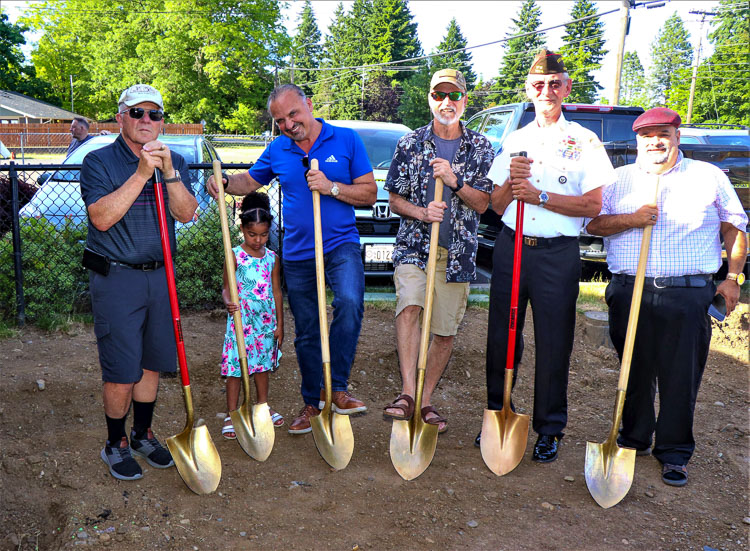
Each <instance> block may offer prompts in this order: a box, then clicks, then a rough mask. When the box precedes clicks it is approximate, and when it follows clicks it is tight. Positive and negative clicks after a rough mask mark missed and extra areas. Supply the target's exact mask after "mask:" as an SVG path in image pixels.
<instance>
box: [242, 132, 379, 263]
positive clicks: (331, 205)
mask: <svg viewBox="0 0 750 551" xmlns="http://www.w3.org/2000/svg"><path fill="white" fill-rule="evenodd" d="M317 120H319V121H320V122H321V123H323V128H322V129H321V131H320V135H319V136H318V139H316V140H315V143H314V144H313V146H312V149H311V150H310V153H309V154H308V153H305V152H304V151H303V150H302V149H301V148H300V147H299V146H298V145H297V144H296V143H294V141H293V140H292V139H291V138H289V137H287V136H279V137H278V138H277V139H275V140H274V141H273V142H271V144H270V145H269V146H268V147H266V149H265V151H263V154H262V155H261V156H260V159H258V161H257V162H256V163H255V164H254V165H253V167H252V168H251V169H250V170H249V173H250V176H251V177H252V178H253V179H254V180H255V181H256V182H258V183H259V184H260V185H261V186H265V185H268V184H269V183H270V182H271V180H273V179H274V178H276V177H278V178H279V182H280V183H281V191H282V193H283V194H284V199H283V204H282V209H283V211H282V212H283V216H284V257H285V258H287V259H288V260H309V259H311V258H315V230H314V224H313V206H312V193H311V192H310V190H309V188H308V187H307V181H306V180H305V167H304V166H303V165H302V158H303V157H305V156H307V157H309V158H310V159H318V163H319V169H320V170H321V171H322V172H323V174H325V175H326V178H328V179H329V180H331V181H332V182H338V183H339V184H343V185H351V183H352V182H353V181H354V180H355V179H357V178H359V177H360V176H364V175H365V174H367V173H369V172H372V165H371V164H370V159H369V158H368V157H367V151H366V150H365V145H364V144H363V143H362V139H361V138H360V137H359V135H358V134H357V133H356V132H355V131H354V130H352V129H351V128H340V127H337V126H331V125H330V124H328V123H327V122H325V121H324V120H323V119H317ZM320 217H321V226H322V229H323V252H324V253H327V252H329V251H331V250H333V249H335V248H336V247H338V246H339V245H342V244H344V243H359V233H358V232H357V226H356V223H355V222H356V221H355V217H354V207H353V206H352V205H349V204H347V203H344V202H343V201H339V200H338V199H334V198H333V197H330V196H328V195H321V196H320Z"/></svg>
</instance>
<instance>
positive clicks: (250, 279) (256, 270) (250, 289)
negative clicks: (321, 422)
mask: <svg viewBox="0 0 750 551" xmlns="http://www.w3.org/2000/svg"><path fill="white" fill-rule="evenodd" d="M233 250H234V255H235V257H236V258H237V271H236V274H237V294H238V295H239V301H240V313H241V314H242V326H243V329H244V334H245V348H246V350H247V366H248V372H249V373H250V374H253V373H261V372H264V371H273V370H274V369H276V366H277V365H278V358H279V357H281V351H279V350H277V349H276V347H275V346H274V345H275V339H274V336H273V332H274V331H275V330H276V303H275V302H274V298H273V285H272V283H271V272H272V271H273V265H274V263H275V262H276V253H274V252H273V251H272V250H270V249H268V248H266V254H265V255H263V257H262V258H256V257H254V256H252V255H249V254H247V253H246V252H245V251H244V250H243V249H242V246H241V245H240V246H237V247H235V248H234V249H233ZM221 375H222V376H225V377H241V376H242V373H241V371H240V360H239V356H238V355H237V344H236V338H235V333H234V317H233V316H232V315H229V316H228V318H227V332H226V335H225V337H224V346H223V348H222V353H221Z"/></svg>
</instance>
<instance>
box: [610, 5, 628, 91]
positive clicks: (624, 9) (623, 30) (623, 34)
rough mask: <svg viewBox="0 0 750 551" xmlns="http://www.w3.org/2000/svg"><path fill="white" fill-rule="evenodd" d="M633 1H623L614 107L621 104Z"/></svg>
mask: <svg viewBox="0 0 750 551" xmlns="http://www.w3.org/2000/svg"><path fill="white" fill-rule="evenodd" d="M630 7H631V0H622V5H621V6H620V41H619V43H618V45H617V66H616V67H615V88H614V91H613V92H612V105H619V104H620V79H621V78H622V58H623V56H624V55H625V37H626V36H627V34H628V24H629V23H630V13H629V11H630Z"/></svg>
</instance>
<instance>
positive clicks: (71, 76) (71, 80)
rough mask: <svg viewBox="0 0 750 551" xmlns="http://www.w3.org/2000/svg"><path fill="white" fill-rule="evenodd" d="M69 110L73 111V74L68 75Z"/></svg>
mask: <svg viewBox="0 0 750 551" xmlns="http://www.w3.org/2000/svg"><path fill="white" fill-rule="evenodd" d="M70 112H71V113H75V109H73V75H70Z"/></svg>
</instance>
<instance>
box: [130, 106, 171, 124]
mask: <svg viewBox="0 0 750 551" xmlns="http://www.w3.org/2000/svg"><path fill="white" fill-rule="evenodd" d="M123 113H127V114H128V115H129V116H130V118H131V119H135V120H138V119H142V118H143V114H144V113H146V110H145V109H144V108H143V107H131V108H130V109H126V110H125V111H120V114H123ZM148 118H149V119H151V120H152V121H154V122H159V121H160V120H162V119H163V118H164V111H162V110H161V109H149V110H148Z"/></svg>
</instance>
